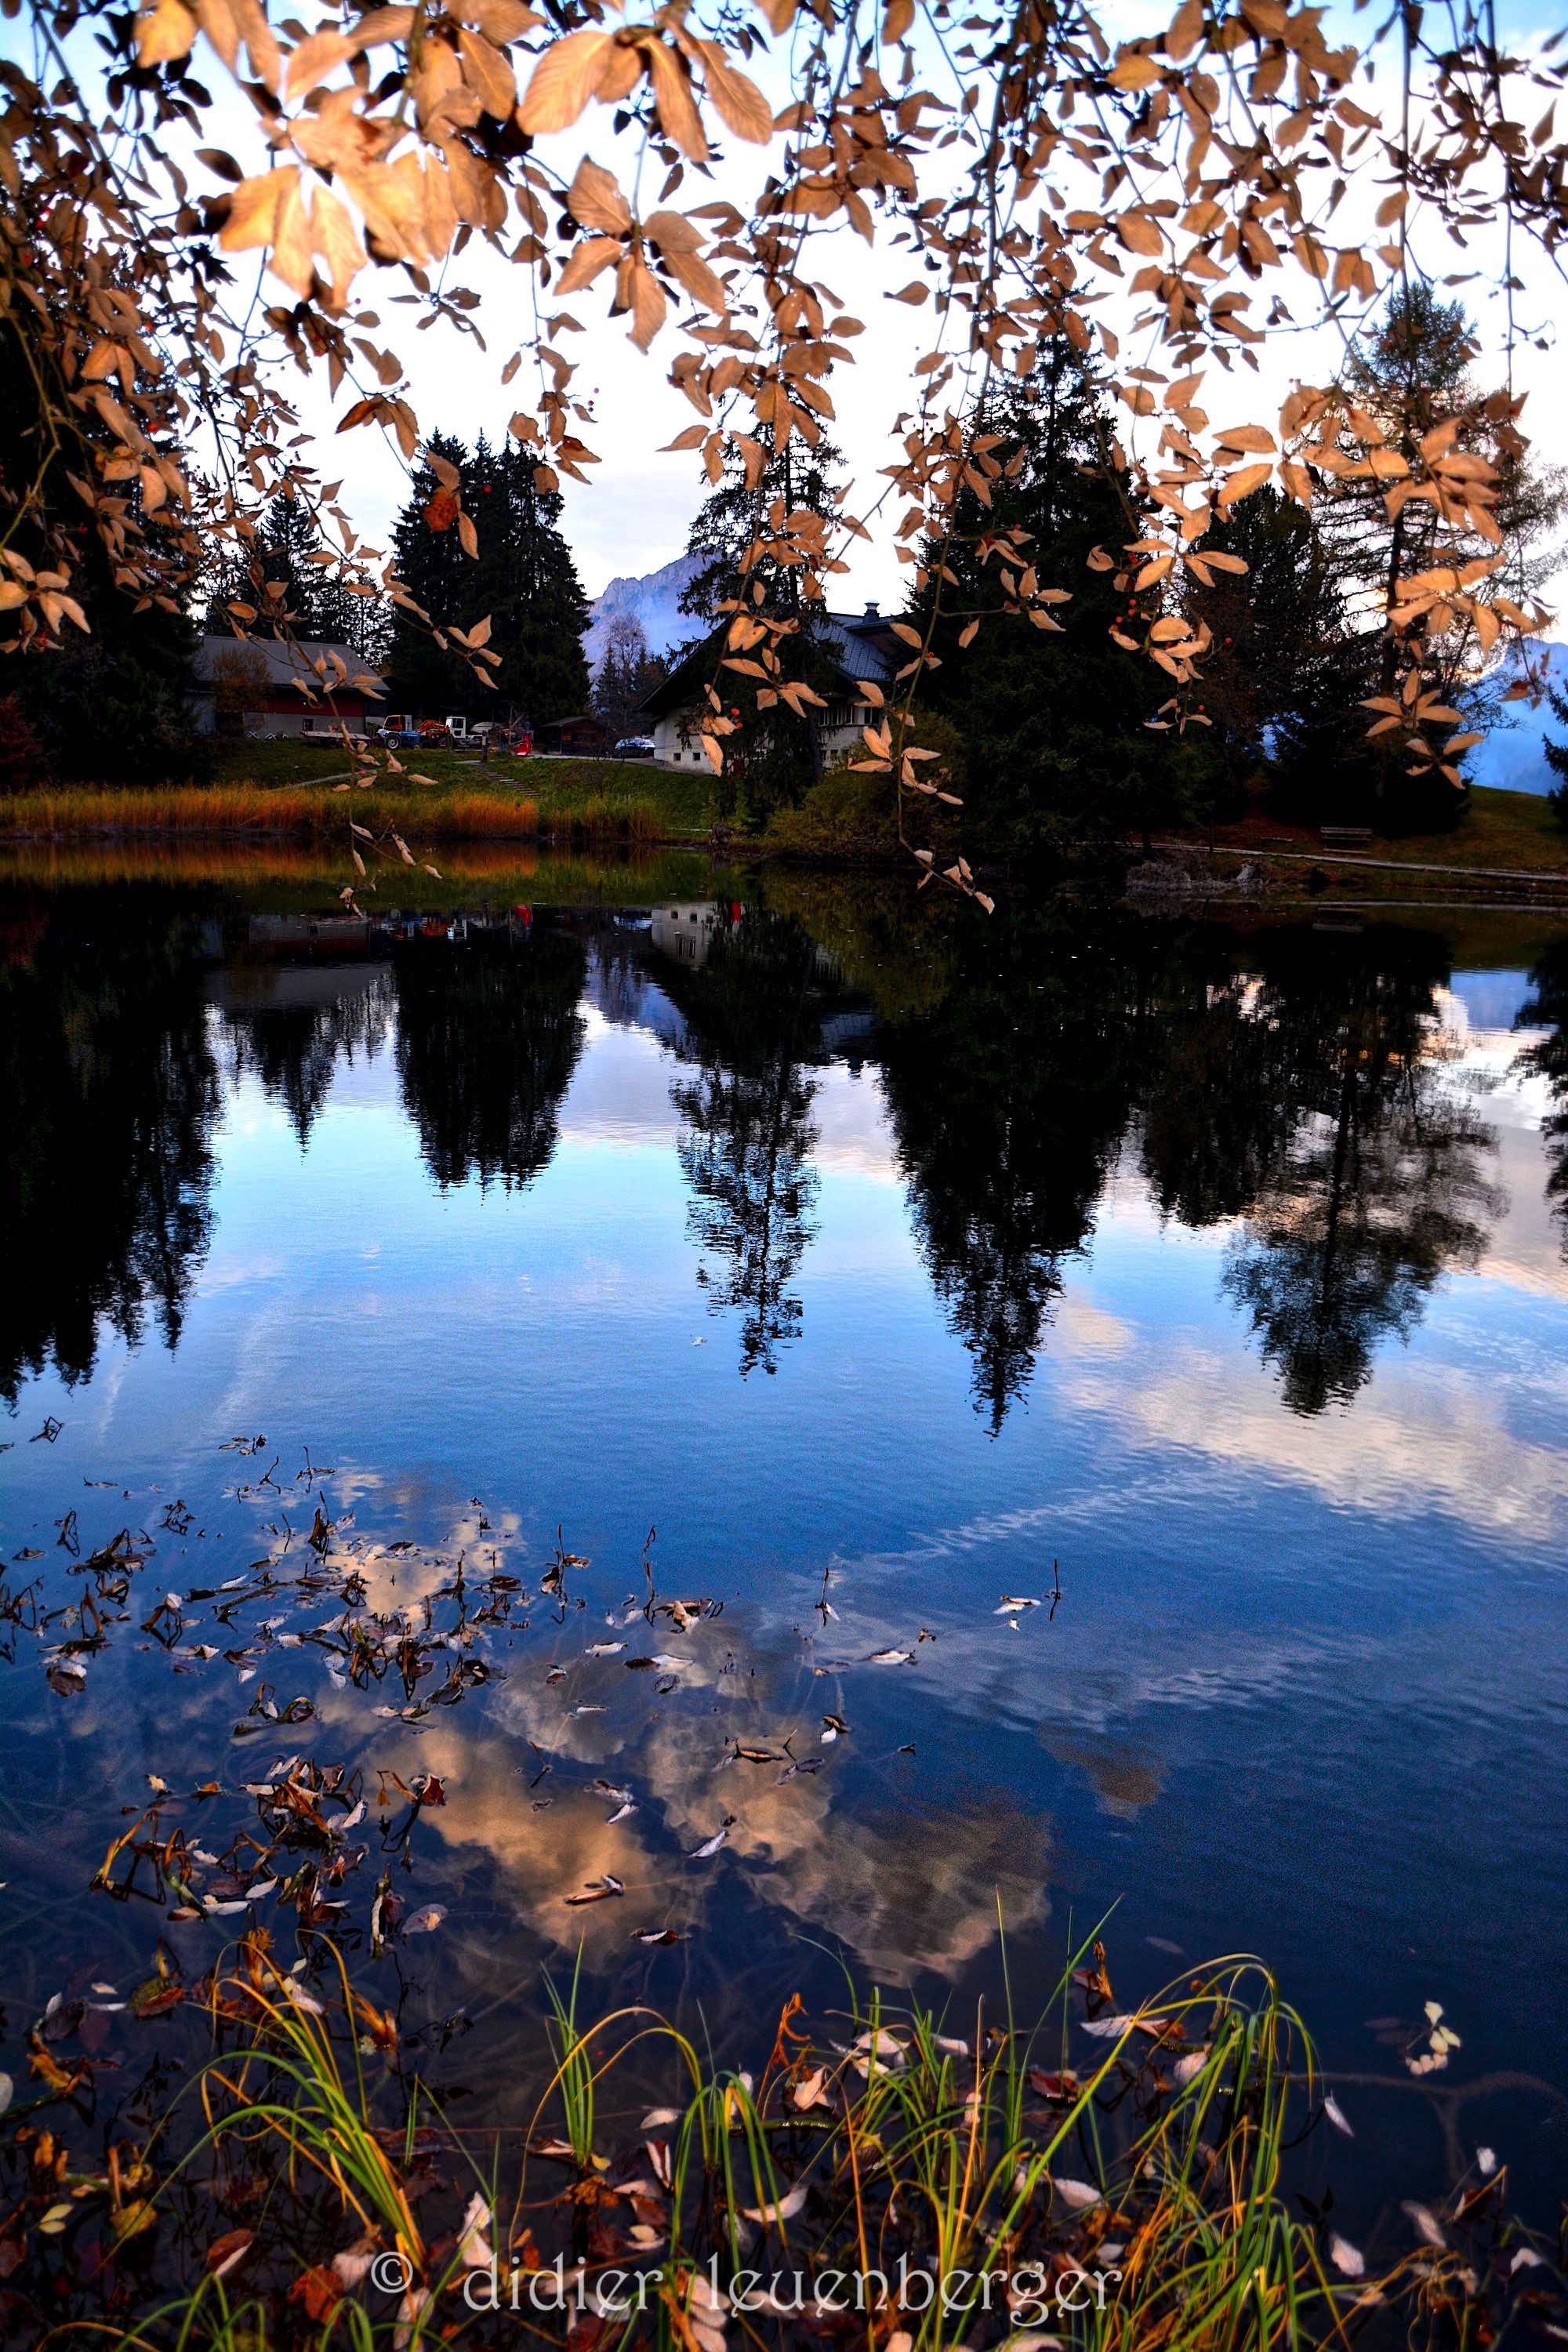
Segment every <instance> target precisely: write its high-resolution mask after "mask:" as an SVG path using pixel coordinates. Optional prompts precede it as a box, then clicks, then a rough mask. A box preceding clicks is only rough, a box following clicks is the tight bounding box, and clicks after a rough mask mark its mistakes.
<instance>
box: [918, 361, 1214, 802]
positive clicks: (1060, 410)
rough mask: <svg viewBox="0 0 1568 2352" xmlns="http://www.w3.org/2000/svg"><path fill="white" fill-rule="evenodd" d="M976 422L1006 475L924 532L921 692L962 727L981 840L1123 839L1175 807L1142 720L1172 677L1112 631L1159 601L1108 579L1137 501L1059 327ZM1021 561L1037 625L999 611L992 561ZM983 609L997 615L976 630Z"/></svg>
mask: <svg viewBox="0 0 1568 2352" xmlns="http://www.w3.org/2000/svg"><path fill="white" fill-rule="evenodd" d="M980 423H981V425H982V427H983V430H984V433H985V434H987V435H994V436H996V437H995V440H994V444H993V451H994V456H995V457H997V458H998V459H999V460H1000V461H1002V463H1003V465H1004V467H1005V472H1004V475H1003V478H1002V479H1001V480H1000V481H999V482H998V483H997V484H996V485H995V487H994V490H993V492H992V495H991V499H990V502H989V504H986V503H983V501H982V500H981V499H979V497H977V496H976V494H975V493H974V492H973V489H969V488H965V489H964V490H963V491H961V492H960V493H959V496H958V499H957V500H956V502H955V505H954V508H953V513H952V531H951V533H950V534H949V535H948V536H946V537H945V538H944V539H943V540H942V541H941V542H937V541H927V543H926V546H925V549H924V551H923V554H924V561H923V562H922V564H921V569H920V571H919V572H918V573H917V575H916V580H915V585H914V589H913V593H912V594H911V596H910V603H909V605H908V608H907V617H908V619H909V620H910V623H911V624H912V625H914V626H915V627H916V628H918V629H920V631H921V634H922V635H924V634H925V633H926V632H927V630H928V629H929V630H930V631H931V649H932V651H933V652H934V653H935V654H936V655H937V656H938V660H939V664H940V667H937V668H936V669H934V670H932V671H930V672H929V673H928V676H927V680H926V684H925V685H924V687H923V688H922V698H923V699H924V700H926V701H927V702H928V703H929V704H930V705H931V708H933V709H936V710H939V711H941V712H942V713H944V714H945V715H946V716H947V717H949V718H950V719H952V720H953V722H954V724H955V725H956V726H957V728H958V730H959V731H960V733H961V735H962V736H963V740H964V746H965V792H966V800H967V803H968V807H969V810H970V812H971V816H972V818H973V819H975V820H978V821H979V822H981V823H982V824H984V825H985V827H986V829H987V831H988V833H989V834H990V835H991V836H992V837H993V839H994V840H997V841H999V842H1000V841H1003V840H1005V841H1007V842H1009V843H1013V844H1016V845H1021V844H1023V843H1026V842H1029V841H1034V840H1037V839H1039V838H1041V837H1043V836H1046V835H1055V834H1056V833H1058V831H1063V830H1070V831H1071V832H1073V833H1075V834H1082V833H1083V832H1085V831H1086V830H1088V831H1091V832H1092V831H1094V830H1096V829H1104V830H1108V831H1110V832H1112V833H1115V834H1118V835H1120V834H1121V833H1122V832H1124V831H1125V829H1126V828H1127V826H1128V825H1129V824H1144V825H1146V824H1148V823H1150V822H1151V821H1152V819H1154V818H1156V817H1164V816H1169V815H1171V814H1175V809H1174V805H1173V804H1174V802H1175V800H1176V797H1177V788H1176V783H1175V779H1174V774H1173V756H1172V739H1171V737H1170V736H1169V735H1167V734H1164V733H1159V732H1153V731H1151V730H1150V729H1149V728H1148V727H1147V726H1146V725H1145V721H1146V720H1147V719H1150V718H1152V716H1153V715H1154V713H1155V711H1156V709H1157V707H1158V706H1159V704H1160V703H1161V702H1162V700H1163V698H1164V694H1165V692H1166V690H1167V689H1166V688H1165V687H1163V685H1162V680H1161V674H1160V672H1159V671H1158V670H1157V669H1156V668H1155V667H1153V665H1152V663H1150V662H1149V661H1148V660H1146V659H1144V658H1143V657H1142V656H1140V655H1139V654H1137V653H1130V652H1127V651H1125V650H1123V649H1122V648H1121V647H1119V646H1117V645H1116V644H1115V643H1114V642H1113V641H1112V639H1111V636H1110V630H1111V628H1112V627H1113V626H1117V627H1120V629H1121V634H1122V635H1137V636H1140V637H1141V636H1142V634H1143V632H1144V628H1145V625H1146V623H1147V621H1148V620H1149V618H1150V617H1151V615H1152V612H1153V611H1154V610H1156V609H1157V607H1155V606H1154V604H1152V600H1151V599H1149V598H1147V597H1142V598H1140V597H1137V596H1132V595H1130V594H1129V593H1125V592H1121V591H1118V589H1117V588H1116V586H1115V578H1116V572H1115V566H1114V564H1113V563H1112V562H1108V561H1106V560H1105V559H1106V556H1107V555H1110V556H1117V555H1119V554H1120V552H1121V548H1122V547H1123V546H1124V545H1125V543H1126V541H1128V540H1129V539H1130V538H1131V537H1133V536H1134V535H1135V533H1134V528H1133V525H1132V521H1131V517H1132V515H1133V512H1134V509H1133V508H1132V506H1131V503H1130V501H1129V499H1128V498H1127V497H1126V495H1125V494H1124V491H1125V485H1124V484H1123V483H1122V481H1121V478H1120V477H1119V474H1118V471H1117V467H1116V462H1115V452H1114V443H1113V432H1112V420H1111V417H1110V411H1109V408H1108V406H1107V404H1106V401H1105V396H1104V394H1103V392H1102V390H1101V387H1100V383H1099V382H1098V380H1097V378H1096V376H1095V374H1094V372H1093V370H1092V369H1091V368H1090V367H1089V364H1088V362H1086V361H1085V360H1084V359H1083V358H1082V357H1081V355H1080V354H1079V352H1077V351H1076V350H1075V349H1074V347H1073V346H1072V345H1071V344H1070V343H1068V341H1066V340H1065V338H1063V337H1060V336H1058V337H1055V338H1053V339H1051V340H1050V341H1047V343H1046V345H1045V346H1044V349H1043V352H1042V355H1041V357H1040V360H1039V362H1038V363H1037V366H1036V367H1035V369H1034V370H1033V372H1032V373H1030V374H1029V375H1028V376H1026V377H1025V378H1024V379H1022V380H1021V381H1016V382H1013V383H1008V384H1006V385H1005V387H1004V388H1003V389H1002V390H1001V391H1000V392H999V393H998V394H996V395H995V397H994V400H993V401H992V402H991V404H990V405H989V406H988V408H987V410H986V412H985V414H984V417H983V418H982V419H981V420H980ZM1006 530H1017V531H1021V532H1023V533H1024V534H1025V535H1026V538H1025V552H1024V556H1023V559H1022V561H1019V560H1018V559H1017V558H1015V559H1014V561H1013V562H1012V563H1011V564H1010V565H1008V566H1003V565H1001V564H999V563H998V561H997V557H996V554H995V552H994V549H995V546H996V542H997V538H998V534H999V533H1000V532H1003V531H1006ZM1097 551H1103V552H1098V553H1097ZM1091 556H1094V557H1095V559H1096V563H1095V566H1094V567H1091V564H1090V561H1089V559H1090V557H1091ZM1026 566H1028V567H1030V568H1032V570H1033V573H1034V578H1035V593H1036V596H1037V600H1038V602H1039V604H1040V610H1041V614H1042V617H1043V618H1044V619H1045V621H1046V623H1047V625H1046V626H1045V627H1043V628H1042V627H1039V626H1037V625H1032V624H1031V622H1030V620H1029V619H1028V618H1027V617H1026V614H1022V613H1019V614H998V613H997V612H996V607H997V605H998V604H999V603H1000V602H1001V589H1000V578H1001V572H1002V571H1003V570H1004V569H1007V570H1009V571H1010V572H1011V574H1012V576H1013V577H1014V578H1015V579H1016V580H1019V581H1020V582H1022V580H1023V578H1024V574H1025V567H1026ZM1064 592H1065V601H1059V602H1058V601H1055V600H1056V599H1058V597H1061V596H1062V595H1063V593H1064ZM1047 598H1048V599H1051V600H1052V601H1050V602H1049V603H1048V604H1047V602H1046V599H1047ZM977 615H990V616H991V617H982V618H981V619H980V623H979V627H978V630H977V631H976V630H975V629H974V627H973V624H974V621H975V619H976V616H977ZM966 635H968V636H969V637H970V639H971V642H970V644H969V645H968V646H967V648H965V647H964V646H963V639H964V637H965V636H966Z"/></svg>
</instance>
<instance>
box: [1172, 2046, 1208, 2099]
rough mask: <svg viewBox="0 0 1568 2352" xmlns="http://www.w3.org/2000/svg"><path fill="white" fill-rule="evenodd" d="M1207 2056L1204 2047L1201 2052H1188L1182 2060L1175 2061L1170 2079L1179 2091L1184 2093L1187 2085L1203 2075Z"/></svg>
mask: <svg viewBox="0 0 1568 2352" xmlns="http://www.w3.org/2000/svg"><path fill="white" fill-rule="evenodd" d="M1208 2054H1209V2053H1208V2050H1207V2047H1206V2045H1205V2047H1204V2048H1203V2049H1202V2050H1189V2051H1188V2053H1187V2054H1186V2056H1185V2057H1184V2058H1178V2059H1177V2061H1176V2063H1175V2064H1174V2066H1173V2068H1172V2069H1171V2079H1172V2080H1173V2083H1174V2084H1175V2085H1176V2088H1177V2089H1178V2090H1179V2091H1184V2090H1185V2089H1186V2087H1187V2084H1189V2083H1190V2082H1192V2081H1193V2080H1194V2077H1195V2076H1196V2075H1199V2074H1202V2073H1203V2071H1204V2066H1205V2063H1206V2062H1207V2059H1208Z"/></svg>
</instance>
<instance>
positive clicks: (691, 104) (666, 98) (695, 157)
mask: <svg viewBox="0 0 1568 2352" xmlns="http://www.w3.org/2000/svg"><path fill="white" fill-rule="evenodd" d="M642 54H643V56H644V57H646V58H647V68H648V72H649V74H650V75H651V76H652V78H653V95H654V103H655V104H656V106H657V107H658V119H659V121H660V123H661V124H662V125H663V127H664V129H665V131H667V132H668V136H669V138H670V139H671V140H672V141H673V142H674V143H675V145H676V146H677V147H679V149H680V151H681V152H682V154H685V155H689V156H690V158H691V160H692V162H693V163H706V162H707V161H708V142H707V140H706V139H705V138H704V136H703V134H702V118H701V116H700V114H699V113H698V111H697V104H696V100H694V99H693V97H692V95H691V83H690V80H689V78H688V75H687V71H686V67H685V63H684V61H683V60H682V59H681V58H678V57H677V56H676V53H675V51H674V50H673V49H672V48H670V47H668V45H667V44H666V43H665V42H663V41H649V42H648V43H647V46H646V47H645V48H644V49H643V51H642Z"/></svg>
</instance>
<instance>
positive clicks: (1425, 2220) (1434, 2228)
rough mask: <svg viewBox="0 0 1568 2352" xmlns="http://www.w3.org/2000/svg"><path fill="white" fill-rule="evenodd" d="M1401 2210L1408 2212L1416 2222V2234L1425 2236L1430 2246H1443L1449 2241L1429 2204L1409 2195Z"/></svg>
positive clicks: (1402, 2203) (1401, 2205) (1420, 2236)
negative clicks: (1418, 2202)
mask: <svg viewBox="0 0 1568 2352" xmlns="http://www.w3.org/2000/svg"><path fill="white" fill-rule="evenodd" d="M1399 2210H1400V2211H1401V2212H1402V2213H1405V2214H1408V2216H1409V2218H1410V2220H1411V2221H1413V2222H1414V2223H1415V2234H1416V2236H1417V2237H1418V2238H1424V2239H1425V2240H1426V2243H1427V2244H1428V2245H1429V2246H1438V2247H1442V2246H1446V2245H1447V2242H1448V2241H1447V2238H1446V2237H1445V2236H1444V2235H1443V2232H1442V2231H1441V2229H1440V2228H1439V2227H1438V2224H1437V2219H1436V2215H1435V2214H1434V2213H1433V2211H1432V2210H1431V2209H1430V2207H1429V2206H1426V2205H1418V2204H1416V2203H1415V2200H1414V2199H1412V2198H1408V2197H1407V2198H1405V2199H1404V2200H1402V2201H1401V2204H1400V2209H1399Z"/></svg>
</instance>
